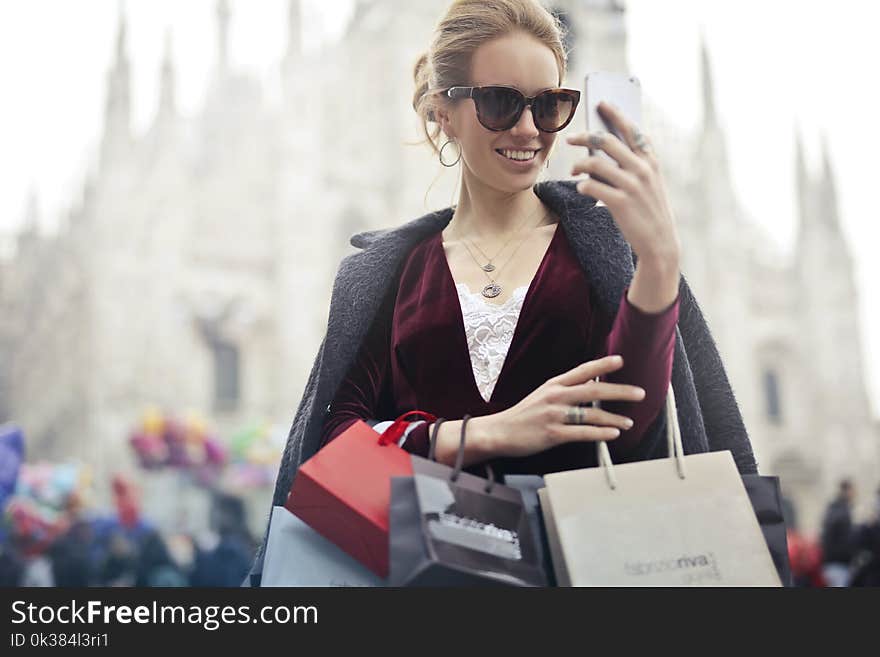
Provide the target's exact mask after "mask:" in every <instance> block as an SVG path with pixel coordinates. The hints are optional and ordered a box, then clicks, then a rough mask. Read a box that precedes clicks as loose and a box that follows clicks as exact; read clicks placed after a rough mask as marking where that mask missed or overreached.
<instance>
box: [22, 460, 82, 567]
mask: <svg viewBox="0 0 880 657" xmlns="http://www.w3.org/2000/svg"><path fill="white" fill-rule="evenodd" d="M91 485H92V475H91V471H90V469H89V468H88V466H84V465H75V464H70V463H60V464H52V463H35V464H27V463H25V464H22V466H21V470H20V472H19V476H18V482H17V485H16V489H15V494H14V495H13V496H12V497H11V498H10V499H9V502H8V504H7V505H6V519H7V525H8V527H9V532H10V534H11V536H12V537H13V538H14V539H15V540H16V541H17V542H18V544H19V546H20V548H21V549H22V551H23V552H24V553H25V554H28V555H33V554H39V553H41V552H43V551H44V550H46V549H47V548H48V547H49V545H51V544H52V542H53V541H54V540H55V539H56V538H57V537H58V536H59V535H60V534H62V533H64V531H65V530H66V529H67V527H68V526H69V524H70V520H71V516H70V514H71V512H72V511H75V510H77V509H79V508H81V507H82V506H83V504H84V500H85V499H86V497H87V493H88V490H89V489H90V488H91Z"/></svg>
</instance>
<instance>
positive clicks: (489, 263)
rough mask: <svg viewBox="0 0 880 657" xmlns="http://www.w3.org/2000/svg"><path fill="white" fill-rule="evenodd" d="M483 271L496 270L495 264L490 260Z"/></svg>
mask: <svg viewBox="0 0 880 657" xmlns="http://www.w3.org/2000/svg"><path fill="white" fill-rule="evenodd" d="M483 271H495V265H493V264H492V263H491V262H488V263H486V264H485V265H483Z"/></svg>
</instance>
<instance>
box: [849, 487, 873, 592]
mask: <svg viewBox="0 0 880 657" xmlns="http://www.w3.org/2000/svg"><path fill="white" fill-rule="evenodd" d="M856 544H857V546H858V549H859V550H860V553H859V558H858V560H857V565H856V567H855V569H854V572H853V577H852V581H851V582H850V586H880V488H878V489H877V493H876V495H875V498H874V513H873V516H872V517H871V519H870V520H869V521H868V522H866V523H865V524H864V525H862V526H860V527H859V528H858V530H857V531H856Z"/></svg>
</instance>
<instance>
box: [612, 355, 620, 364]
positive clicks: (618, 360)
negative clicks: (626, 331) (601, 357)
mask: <svg viewBox="0 0 880 657" xmlns="http://www.w3.org/2000/svg"><path fill="white" fill-rule="evenodd" d="M611 358H612V360H613V361H614V362H615V363H622V362H623V356H618V355H617V354H615V355H614V356H612V357H611Z"/></svg>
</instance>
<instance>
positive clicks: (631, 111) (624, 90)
mask: <svg viewBox="0 0 880 657" xmlns="http://www.w3.org/2000/svg"><path fill="white" fill-rule="evenodd" d="M603 100H604V101H606V102H609V103H612V104H613V105H616V106H617V107H618V109H620V111H621V113H622V114H623V115H624V116H625V117H626V118H627V119H629V120H630V121H632V122H633V123H635V124H636V125H638V126H641V125H642V85H641V83H640V82H639V79H638V78H637V77H636V76H634V75H629V74H626V73H613V72H610V71H593V72H591V73H587V77H586V79H585V81H584V101H585V107H586V114H587V131H588V132H597V131H605V132H610V133H612V134H613V135H615V136H616V137H617V138H618V139H620V140H621V141H622V142H623V143H624V144H625V143H626V139H625V138H624V136H623V135H622V134H620V131H619V130H617V128H615V127H614V126H613V125H608V124H606V123H605V120H604V119H603V118H602V115H601V114H599V109H598V107H599V102H600V101H603ZM597 152H598V153H599V155H600V157H605V158H607V159H608V160H609V161H611V162H613V163H614V164H615V165H616V164H617V160H615V159H614V158H613V157H611V156H610V155H608V154H607V153H606V152H605V151H603V150H602V149H592V148H591V149H590V155H595V154H596V153H597ZM593 178H595V179H596V180H598V181H599V182H603V183H606V184H608V183H607V181H605V180H603V179H602V178H601V177H600V176H596V175H594V176H593Z"/></svg>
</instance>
